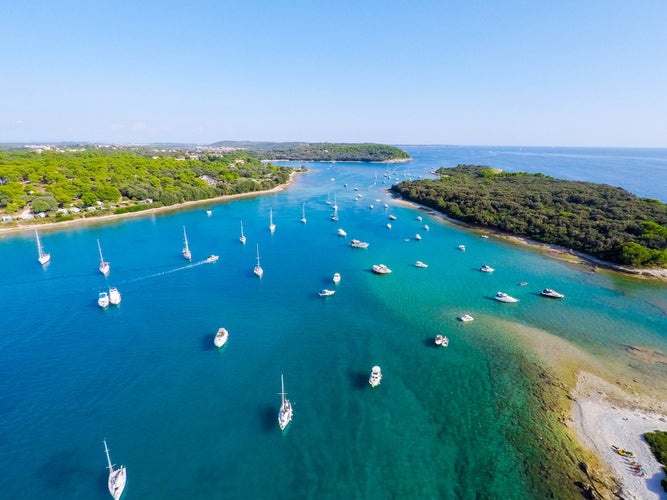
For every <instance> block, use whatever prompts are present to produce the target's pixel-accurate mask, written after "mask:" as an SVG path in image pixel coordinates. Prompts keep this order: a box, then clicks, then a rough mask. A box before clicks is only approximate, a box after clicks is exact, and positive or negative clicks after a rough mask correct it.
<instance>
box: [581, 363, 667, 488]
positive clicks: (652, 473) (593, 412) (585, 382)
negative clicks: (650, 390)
mask: <svg viewBox="0 0 667 500" xmlns="http://www.w3.org/2000/svg"><path fill="white" fill-rule="evenodd" d="M573 399H574V401H573V403H572V415H571V416H572V427H573V428H574V430H575V432H576V434H577V436H578V437H579V440H580V441H581V443H582V444H583V445H585V446H586V447H587V448H589V449H590V450H591V451H593V452H594V453H595V454H596V455H597V456H598V457H600V458H601V459H602V460H603V461H604V462H605V463H606V464H607V465H608V466H609V468H610V469H611V471H612V472H613V474H614V475H615V476H617V478H618V479H619V481H620V483H621V492H620V495H621V497H622V498H627V499H638V500H639V499H664V498H667V493H666V492H665V491H664V490H663V489H662V486H661V485H660V480H661V479H662V478H663V477H665V476H664V472H663V470H662V467H661V466H660V464H659V463H658V461H657V460H656V459H655V457H654V456H653V453H652V452H651V449H650V448H649V446H648V444H647V443H646V441H645V440H644V439H643V437H642V436H643V434H644V433H645V432H650V431H655V430H661V431H667V405H665V403H662V402H658V401H656V400H651V399H650V398H648V397H645V396H639V395H629V394H627V393H625V392H623V391H622V390H621V389H619V388H618V387H616V386H614V385H612V384H609V383H607V382H605V381H604V380H602V379H601V378H599V377H597V376H595V375H592V374H590V373H586V372H580V373H579V376H578V380H577V386H576V388H575V390H574V392H573ZM614 446H616V447H618V448H621V449H625V450H630V451H632V452H634V453H635V457H632V458H630V457H623V456H621V455H620V454H618V453H617V451H616V450H615V449H614V448H613V447H614ZM638 469H639V470H638ZM642 469H643V471H644V474H643V475H642V473H641V470H642Z"/></svg>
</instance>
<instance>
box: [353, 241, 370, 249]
mask: <svg viewBox="0 0 667 500" xmlns="http://www.w3.org/2000/svg"><path fill="white" fill-rule="evenodd" d="M350 246H351V247H353V248H368V243H366V242H365V241H360V240H352V241H350Z"/></svg>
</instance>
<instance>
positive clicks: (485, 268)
mask: <svg viewBox="0 0 667 500" xmlns="http://www.w3.org/2000/svg"><path fill="white" fill-rule="evenodd" d="M479 270H480V271H482V272H483V273H492V272H493V271H495V269H494V268H492V267H491V266H487V265H486V264H484V265H483V266H482V267H480V268H479Z"/></svg>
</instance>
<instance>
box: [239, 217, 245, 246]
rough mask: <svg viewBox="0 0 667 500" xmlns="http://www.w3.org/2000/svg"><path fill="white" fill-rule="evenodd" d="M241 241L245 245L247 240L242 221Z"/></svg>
mask: <svg viewBox="0 0 667 500" xmlns="http://www.w3.org/2000/svg"><path fill="white" fill-rule="evenodd" d="M239 241H240V242H241V243H242V244H244V245H245V242H246V238H245V234H243V221H241V237H240V238H239Z"/></svg>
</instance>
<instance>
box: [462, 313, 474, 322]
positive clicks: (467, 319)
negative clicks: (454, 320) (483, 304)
mask: <svg viewBox="0 0 667 500" xmlns="http://www.w3.org/2000/svg"><path fill="white" fill-rule="evenodd" d="M474 319H475V318H473V317H472V316H470V314H464V315H463V316H460V317H459V320H460V321H463V322H464V323H469V322H470V321H472V320H474Z"/></svg>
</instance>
